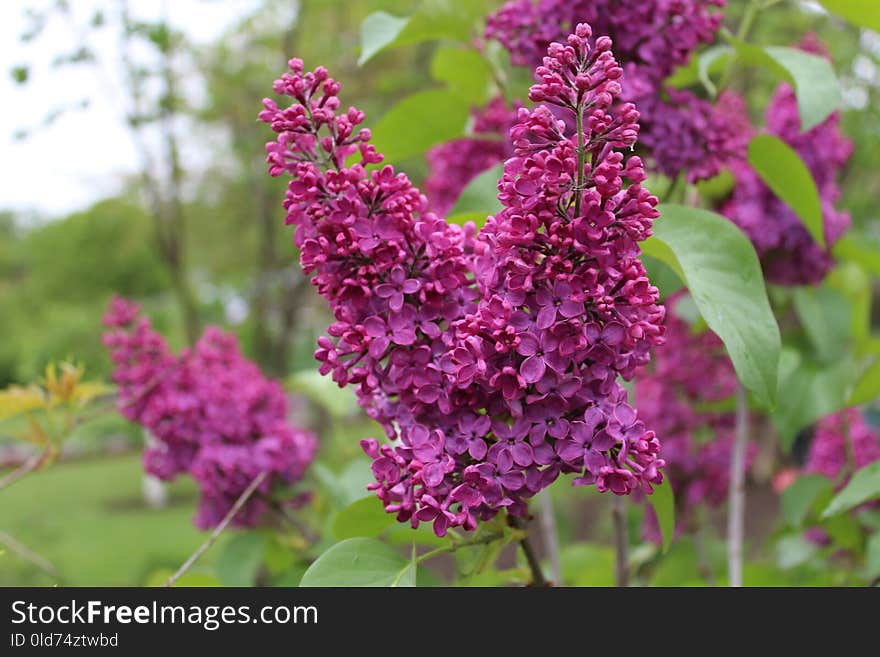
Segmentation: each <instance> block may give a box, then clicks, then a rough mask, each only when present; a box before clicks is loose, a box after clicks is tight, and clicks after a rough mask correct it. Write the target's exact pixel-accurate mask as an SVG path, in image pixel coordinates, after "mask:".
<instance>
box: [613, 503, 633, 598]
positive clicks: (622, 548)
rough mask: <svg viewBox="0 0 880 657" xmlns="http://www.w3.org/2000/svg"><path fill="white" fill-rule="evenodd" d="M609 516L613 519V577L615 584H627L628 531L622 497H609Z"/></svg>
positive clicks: (624, 585) (625, 585)
mask: <svg viewBox="0 0 880 657" xmlns="http://www.w3.org/2000/svg"><path fill="white" fill-rule="evenodd" d="M611 517H612V519H613V520H614V552H615V555H616V559H615V562H614V578H615V581H616V582H617V586H622V587H627V586H629V531H628V530H627V526H626V507H625V506H624V501H623V497H621V496H619V495H614V496H613V497H612V499H611Z"/></svg>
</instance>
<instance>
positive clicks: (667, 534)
mask: <svg viewBox="0 0 880 657" xmlns="http://www.w3.org/2000/svg"><path fill="white" fill-rule="evenodd" d="M648 502H650V503H651V506H652V507H653V509H654V513H655V514H657V524H659V525H660V533H661V535H662V536H663V551H664V552H666V551H667V550H668V549H669V546H670V545H672V541H673V539H674V538H675V497H674V495H673V492H672V483H671V482H670V481H669V475H666V476H665V477H664V478H663V483H662V484H660V485H659V486H654V492H653V493H651V494H650V495H648Z"/></svg>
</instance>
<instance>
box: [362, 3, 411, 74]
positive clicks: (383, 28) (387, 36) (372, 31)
mask: <svg viewBox="0 0 880 657" xmlns="http://www.w3.org/2000/svg"><path fill="white" fill-rule="evenodd" d="M408 23H409V18H398V17H397V16H392V15H391V14H388V13H386V12H384V11H377V12H373V13H372V14H370V15H369V16H367V17H366V18H365V19H364V22H363V23H361V56H360V57H359V58H358V66H363V65H364V64H366V63H367V62H368V61H369V60H370V59H371V58H372V57H373V55H375V54H376V53H378V52H379V51H381V50H383V49H384V48H386V47H387V46H389V45H391V44H392V43H394V41H395V40H396V39H397V37H398V36H399V35H400V33H401V32H402V31H403V28H404V27H406V26H407V24H408Z"/></svg>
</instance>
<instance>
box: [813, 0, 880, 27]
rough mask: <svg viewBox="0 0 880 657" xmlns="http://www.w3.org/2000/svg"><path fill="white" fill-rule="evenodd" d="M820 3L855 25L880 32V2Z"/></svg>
mask: <svg viewBox="0 0 880 657" xmlns="http://www.w3.org/2000/svg"><path fill="white" fill-rule="evenodd" d="M819 3H820V4H821V5H822V6H823V7H825V9H827V10H828V11H830V12H831V13H832V14H835V15H837V16H840V17H841V18H845V19H846V20H848V21H849V22H850V23H852V24H853V25H858V26H859V27H867V28H868V29H870V30H874V31H875V32H880V2H877V0H819Z"/></svg>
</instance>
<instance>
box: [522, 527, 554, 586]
mask: <svg viewBox="0 0 880 657" xmlns="http://www.w3.org/2000/svg"><path fill="white" fill-rule="evenodd" d="M519 545H520V547H521V548H522V551H523V554H524V555H526V561H527V562H528V564H529V570H531V571H532V584H531V585H532V586H547V580H546V579H544V573H543V571H542V570H541V563H540V562H539V561H538V555H537V554H536V553H535V549H534V548H533V547H532V544H531V543H530V542H529V537H528V536H526V537H525V538H523V539H521V540H520V542H519Z"/></svg>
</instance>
